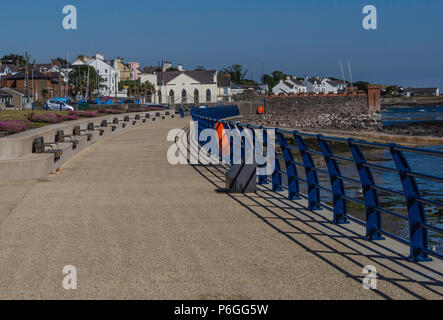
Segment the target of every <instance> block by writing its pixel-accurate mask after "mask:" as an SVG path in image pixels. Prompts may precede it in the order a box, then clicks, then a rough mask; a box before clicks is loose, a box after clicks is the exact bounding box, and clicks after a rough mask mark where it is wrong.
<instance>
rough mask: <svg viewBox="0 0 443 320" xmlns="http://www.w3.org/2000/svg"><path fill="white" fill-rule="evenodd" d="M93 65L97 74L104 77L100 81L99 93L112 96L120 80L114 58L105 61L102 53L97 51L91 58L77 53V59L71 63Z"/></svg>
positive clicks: (74, 64)
mask: <svg viewBox="0 0 443 320" xmlns="http://www.w3.org/2000/svg"><path fill="white" fill-rule="evenodd" d="M86 64H88V65H89V66H91V67H93V68H94V69H95V70H96V72H98V75H99V76H100V77H102V78H103V79H104V82H102V86H103V87H102V88H100V94H101V95H103V96H114V95H115V93H116V91H118V83H119V82H120V71H119V68H118V64H117V62H116V60H108V61H105V59H104V56H103V55H102V54H99V53H97V54H96V55H95V56H93V57H92V59H89V58H88V57H86V56H82V55H79V56H78V59H77V60H76V61H75V62H74V63H73V64H72V65H73V66H77V65H86Z"/></svg>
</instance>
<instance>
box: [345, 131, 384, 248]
mask: <svg viewBox="0 0 443 320" xmlns="http://www.w3.org/2000/svg"><path fill="white" fill-rule="evenodd" d="M353 141H354V139H352V138H350V139H348V145H349V148H350V149H351V153H352V156H353V158H354V161H355V165H356V166H357V170H358V174H359V176H360V182H361V187H362V190H363V195H364V198H365V209H366V237H365V238H366V240H382V239H384V238H383V237H382V236H381V234H380V232H378V230H381V215H380V212H379V211H378V210H377V208H379V207H380V200H379V198H378V192H377V190H375V189H374V188H373V186H374V185H375V181H374V177H373V176H372V173H371V169H369V168H368V167H367V166H365V164H366V163H367V162H366V158H365V156H364V154H363V152H362V151H361V148H360V147H359V146H358V145H357V144H355V143H353Z"/></svg>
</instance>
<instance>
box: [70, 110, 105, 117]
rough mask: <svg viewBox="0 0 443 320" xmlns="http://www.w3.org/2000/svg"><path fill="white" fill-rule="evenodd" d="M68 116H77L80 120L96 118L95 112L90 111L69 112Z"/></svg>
mask: <svg viewBox="0 0 443 320" xmlns="http://www.w3.org/2000/svg"><path fill="white" fill-rule="evenodd" d="M68 114H69V115H70V116H77V117H81V118H95V117H98V113H97V112H92V111H69V113H68Z"/></svg>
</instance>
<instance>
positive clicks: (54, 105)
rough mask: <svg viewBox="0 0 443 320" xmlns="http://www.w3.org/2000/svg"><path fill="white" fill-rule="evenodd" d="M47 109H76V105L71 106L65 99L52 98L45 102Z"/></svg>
mask: <svg viewBox="0 0 443 320" xmlns="http://www.w3.org/2000/svg"><path fill="white" fill-rule="evenodd" d="M45 110H52V111H74V107H71V106H70V105H68V104H67V103H65V102H63V101H58V100H54V99H50V100H48V101H46V103H45Z"/></svg>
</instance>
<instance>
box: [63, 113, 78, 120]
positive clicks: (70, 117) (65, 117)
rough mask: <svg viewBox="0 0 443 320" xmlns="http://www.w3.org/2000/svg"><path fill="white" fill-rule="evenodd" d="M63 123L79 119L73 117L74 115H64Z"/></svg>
mask: <svg viewBox="0 0 443 320" xmlns="http://www.w3.org/2000/svg"><path fill="white" fill-rule="evenodd" d="M62 119H63V121H73V120H78V119H79V117H77V116H76V115H74V114H68V115H66V116H63V118H62Z"/></svg>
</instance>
